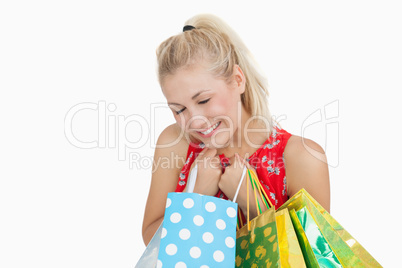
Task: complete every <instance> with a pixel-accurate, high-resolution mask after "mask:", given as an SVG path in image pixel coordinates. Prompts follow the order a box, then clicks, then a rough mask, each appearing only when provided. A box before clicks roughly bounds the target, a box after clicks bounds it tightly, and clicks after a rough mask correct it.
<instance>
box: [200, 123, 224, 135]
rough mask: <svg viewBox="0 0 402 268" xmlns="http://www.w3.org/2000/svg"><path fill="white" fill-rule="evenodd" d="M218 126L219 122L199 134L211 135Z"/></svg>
mask: <svg viewBox="0 0 402 268" xmlns="http://www.w3.org/2000/svg"><path fill="white" fill-rule="evenodd" d="M219 124H220V122H218V123H216V124H215V125H213V126H212V127H211V128H210V129H208V130H207V131H205V132H201V133H202V134H204V135H208V134H209V133H211V132H212V131H213V130H214V129H215V128H217V127H218V125H219Z"/></svg>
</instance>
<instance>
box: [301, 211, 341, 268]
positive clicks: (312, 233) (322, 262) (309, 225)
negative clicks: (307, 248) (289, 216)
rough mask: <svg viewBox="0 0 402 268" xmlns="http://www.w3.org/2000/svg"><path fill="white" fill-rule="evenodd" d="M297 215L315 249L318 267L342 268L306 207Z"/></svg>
mask: <svg viewBox="0 0 402 268" xmlns="http://www.w3.org/2000/svg"><path fill="white" fill-rule="evenodd" d="M296 214H297V217H298V219H299V221H300V224H301V225H302V227H303V230H304V232H305V234H306V236H307V239H308V241H309V243H310V245H311V247H312V249H313V252H314V255H315V258H316V259H317V262H318V265H319V266H320V267H324V268H332V267H334V268H341V267H342V265H341V264H340V262H339V260H338V258H337V257H336V255H335V254H334V252H333V250H332V248H331V247H330V245H329V244H328V241H327V240H326V239H325V237H324V236H323V235H322V233H321V231H320V229H319V228H318V226H317V224H316V223H315V222H314V220H313V217H312V216H311V215H310V213H309V212H308V210H307V209H306V207H303V208H301V209H300V210H299V211H297V212H296Z"/></svg>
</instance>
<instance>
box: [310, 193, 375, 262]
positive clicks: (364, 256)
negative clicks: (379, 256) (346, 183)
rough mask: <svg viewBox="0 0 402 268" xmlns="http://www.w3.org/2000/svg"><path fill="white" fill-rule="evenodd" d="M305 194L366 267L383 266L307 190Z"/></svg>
mask: <svg viewBox="0 0 402 268" xmlns="http://www.w3.org/2000/svg"><path fill="white" fill-rule="evenodd" d="M304 194H305V195H306V196H307V197H308V198H309V199H310V201H311V202H312V203H313V204H314V206H315V207H316V208H317V209H318V211H319V212H320V213H321V214H322V215H323V216H324V218H325V219H326V220H327V222H328V223H329V224H330V225H331V227H332V228H333V229H334V231H335V232H336V233H337V234H338V235H339V236H340V237H341V239H342V240H343V241H345V243H346V244H347V245H348V246H349V247H350V249H351V250H352V251H353V253H354V254H355V255H356V256H357V257H359V259H360V260H361V262H362V263H363V264H364V266H365V267H381V265H380V264H379V263H378V262H377V261H376V260H375V259H374V258H373V257H372V256H371V255H370V253H368V252H367V250H366V249H365V248H364V247H363V246H362V245H361V244H360V243H359V242H357V241H356V239H354V238H353V236H352V235H351V234H349V233H348V232H347V231H346V230H345V229H344V228H343V227H342V226H341V225H340V224H339V223H338V222H337V221H336V220H335V219H334V218H333V217H332V216H331V214H329V213H328V211H326V210H325V209H324V208H323V207H322V206H321V205H320V204H319V203H318V202H317V201H316V200H315V199H314V198H313V197H312V196H311V195H310V194H309V193H308V192H307V191H305V190H304Z"/></svg>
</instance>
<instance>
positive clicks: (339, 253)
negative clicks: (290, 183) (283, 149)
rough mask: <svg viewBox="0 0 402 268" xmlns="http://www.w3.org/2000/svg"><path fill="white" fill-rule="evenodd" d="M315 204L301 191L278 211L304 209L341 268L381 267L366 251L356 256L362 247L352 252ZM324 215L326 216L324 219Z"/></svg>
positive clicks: (315, 202) (314, 201)
mask: <svg viewBox="0 0 402 268" xmlns="http://www.w3.org/2000/svg"><path fill="white" fill-rule="evenodd" d="M312 200H313V201H312ZM317 204H318V202H317V201H316V200H314V199H313V198H312V197H311V196H310V195H308V194H307V192H306V191H305V190H304V189H302V190H300V191H299V192H298V193H296V194H295V195H294V196H293V197H292V198H290V199H289V200H288V201H287V202H286V203H285V204H283V205H282V206H281V207H280V208H279V209H278V210H281V209H284V208H288V209H289V210H291V209H294V210H295V211H296V213H297V212H298V211H299V210H301V209H302V208H305V209H306V210H307V211H308V212H309V213H310V215H311V217H312V219H313V220H314V222H315V223H316V225H317V226H318V228H319V230H320V232H321V234H322V235H323V237H325V239H326V241H327V242H328V244H329V246H330V248H331V249H332V250H333V252H334V254H335V256H336V257H337V259H338V260H339V262H340V264H341V265H342V266H343V267H354V268H356V267H381V265H379V264H378V262H376V261H375V260H374V258H372V257H371V256H370V255H369V254H368V253H367V251H360V252H363V253H365V254H360V255H359V254H356V253H355V252H357V253H358V252H359V250H361V248H362V247H361V246H360V247H356V248H354V250H355V251H353V250H352V248H351V247H350V246H349V244H348V243H347V242H346V241H345V240H344V239H342V237H341V235H340V234H339V232H338V231H337V230H336V229H335V228H334V227H333V226H332V225H331V224H330V221H328V220H327V219H326V217H327V218H329V216H328V215H329V213H326V214H322V213H321V212H320V211H323V210H324V209H323V208H322V207H321V206H316V205H317ZM318 208H319V209H318ZM324 215H326V217H324ZM331 218H332V217H331ZM332 222H333V221H332ZM342 230H343V228H342ZM349 237H351V236H349ZM354 241H355V240H354ZM367 256H369V258H367Z"/></svg>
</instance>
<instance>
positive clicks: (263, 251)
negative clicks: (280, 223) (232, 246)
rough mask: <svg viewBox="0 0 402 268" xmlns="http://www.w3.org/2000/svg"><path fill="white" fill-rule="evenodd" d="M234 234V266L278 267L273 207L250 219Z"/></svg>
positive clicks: (278, 259)
mask: <svg viewBox="0 0 402 268" xmlns="http://www.w3.org/2000/svg"><path fill="white" fill-rule="evenodd" d="M249 229H250V230H249ZM236 236H237V238H236V267H253V268H257V267H280V258H279V245H278V236H277V229H276V221H275V208H274V207H272V208H270V209H268V210H266V211H264V212H263V213H262V214H260V215H259V216H257V217H256V218H254V219H252V220H251V221H250V222H249V223H248V224H247V225H245V226H243V227H242V228H241V229H240V230H239V231H237V235H236Z"/></svg>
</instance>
